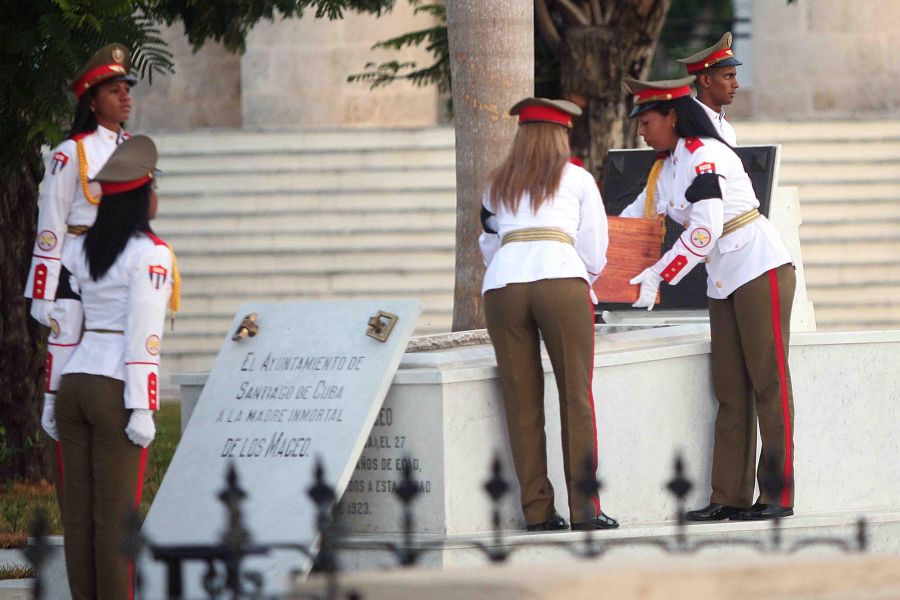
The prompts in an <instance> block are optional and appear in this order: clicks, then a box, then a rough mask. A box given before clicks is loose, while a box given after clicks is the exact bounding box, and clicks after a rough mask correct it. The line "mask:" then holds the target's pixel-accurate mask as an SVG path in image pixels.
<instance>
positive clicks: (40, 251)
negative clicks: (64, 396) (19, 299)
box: [25, 44, 137, 494]
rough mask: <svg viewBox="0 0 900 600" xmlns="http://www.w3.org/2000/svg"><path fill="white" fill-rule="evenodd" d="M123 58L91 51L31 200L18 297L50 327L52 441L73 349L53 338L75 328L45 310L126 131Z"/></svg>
mask: <svg viewBox="0 0 900 600" xmlns="http://www.w3.org/2000/svg"><path fill="white" fill-rule="evenodd" d="M130 68H131V58H130V53H129V51H128V49H127V48H126V47H125V46H123V45H121V44H110V45H108V46H104V47H103V48H101V49H100V50H98V51H97V52H96V53H94V55H93V56H92V57H91V59H90V60H88V62H87V63H86V64H85V65H84V66H83V67H82V68H81V70H80V71H79V72H78V74H77V75H76V76H75V78H74V80H73V81H72V83H71V85H70V89H71V90H72V92H73V93H74V94H75V96H76V97H77V98H78V105H77V108H76V109H75V118H74V121H73V125H72V130H71V131H70V132H69V136H68V138H67V139H66V140H65V141H64V142H62V143H61V144H60V145H59V146H57V147H56V148H54V149H53V151H52V153H51V156H50V163H49V165H48V168H47V171H46V173H45V175H44V181H43V184H42V187H41V195H40V199H39V201H38V203H39V213H38V224H37V239H36V240H35V243H34V250H33V253H32V259H31V267H30V269H29V272H28V283H27V284H26V286H25V297H26V298H31V315H32V316H33V317H34V318H35V319H36V320H37V321H39V322H40V323H42V324H43V325H46V326H47V327H50V328H51V335H50V338H49V339H48V343H47V362H46V369H45V389H44V408H43V414H42V417H41V423H42V425H43V427H44V429H45V430H46V431H47V433H48V434H49V435H50V437H52V438H53V439H54V440H58V439H59V434H58V433H57V431H56V423H55V422H54V421H53V414H54V411H53V402H54V398H55V397H56V391H57V389H58V387H59V377H60V373H61V369H62V365H64V364H65V362H66V361H67V360H68V357H69V355H70V354H71V353H72V351H73V350H74V347H73V346H70V345H67V344H64V343H61V341H60V340H61V339H72V338H73V337H74V336H77V334H78V333H80V332H71V331H62V330H61V328H62V327H63V326H64V324H63V323H60V322H58V321H55V322H54V321H52V320H51V318H50V312H51V310H52V307H53V301H54V300H55V299H56V293H57V288H58V285H59V280H60V278H59V274H60V270H61V260H62V256H63V251H64V249H65V247H66V246H67V245H68V244H69V243H70V242H72V241H73V240H74V239H76V238H77V237H78V236H80V235H82V234H84V232H85V231H87V229H88V228H89V227H90V226H91V225H93V223H94V219H95V218H96V217H97V206H98V204H99V197H98V196H99V194H98V192H97V189H96V187H97V186H96V184H94V185H91V184H90V181H91V179H92V178H94V177H95V176H96V175H97V173H98V172H99V171H100V168H101V167H103V165H104V164H106V161H107V160H108V159H109V157H110V155H111V154H112V153H113V151H114V150H115V149H116V148H117V147H118V146H119V144H121V143H122V142H123V141H124V140H126V139H128V134H127V133H126V132H125V130H124V129H123V128H122V124H123V123H124V122H125V120H127V119H128V116H129V114H130V113H131V96H130V89H131V86H133V85H134V84H135V83H136V81H137V80H136V79H134V78H133V77H132V76H131V75H130V74H129V71H130ZM60 468H61V462H60V455H59V446H58V445H57V477H58V481H57V492H58V493H60V494H61V493H62V492H63V485H62V484H63V483H64V476H63V473H62V472H61V471H60Z"/></svg>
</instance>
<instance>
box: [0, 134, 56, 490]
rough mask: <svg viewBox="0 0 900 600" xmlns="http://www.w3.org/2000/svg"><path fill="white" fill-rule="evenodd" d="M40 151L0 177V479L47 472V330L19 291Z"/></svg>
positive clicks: (32, 218)
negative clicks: (44, 422)
mask: <svg viewBox="0 0 900 600" xmlns="http://www.w3.org/2000/svg"><path fill="white" fill-rule="evenodd" d="M43 173H44V166H43V162H42V160H41V155H40V151H39V150H38V149H36V148H35V149H34V150H33V152H32V153H31V155H30V156H26V157H25V158H24V159H23V160H22V163H21V167H20V168H19V169H18V171H17V172H15V175H16V176H15V177H10V178H9V179H7V180H5V181H3V182H2V183H0V257H2V259H0V314H2V315H3V318H2V319H0V481H5V480H7V479H11V478H13V479H20V480H22V479H32V480H33V479H41V478H49V474H50V470H49V465H50V463H49V460H48V455H47V452H46V450H45V447H46V446H47V444H46V440H47V439H48V438H47V437H46V436H45V435H44V433H43V432H42V431H41V430H40V409H41V402H42V399H43V389H44V386H43V369H44V356H45V353H46V348H47V345H46V344H47V334H46V331H44V328H43V327H41V326H40V325H38V324H37V322H35V321H34V320H33V319H31V318H30V317H29V316H28V309H27V306H26V302H27V301H26V300H25V298H24V297H23V290H24V286H25V281H26V279H27V275H28V268H29V264H30V261H31V248H32V245H33V244H34V230H35V227H36V225H37V210H36V208H37V195H38V194H37V192H38V182H39V181H40V180H41V178H42V177H43Z"/></svg>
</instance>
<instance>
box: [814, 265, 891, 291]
mask: <svg viewBox="0 0 900 600" xmlns="http://www.w3.org/2000/svg"><path fill="white" fill-rule="evenodd" d="M803 269H804V272H805V273H806V284H807V287H809V288H810V289H812V288H813V287H815V288H822V287H828V286H840V287H843V288H844V289H845V291H846V286H847V285H848V284H852V285H865V284H877V283H881V282H888V281H890V282H900V261H896V260H895V261H891V262H870V263H855V264H842V263H835V262H831V261H816V260H804V261H803Z"/></svg>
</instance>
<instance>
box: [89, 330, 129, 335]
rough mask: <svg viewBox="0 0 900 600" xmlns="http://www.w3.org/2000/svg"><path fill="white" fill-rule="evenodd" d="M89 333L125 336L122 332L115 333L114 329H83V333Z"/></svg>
mask: <svg viewBox="0 0 900 600" xmlns="http://www.w3.org/2000/svg"><path fill="white" fill-rule="evenodd" d="M88 331H89V332H91V333H108V334H110V335H125V332H124V331H117V330H115V329H85V332H88Z"/></svg>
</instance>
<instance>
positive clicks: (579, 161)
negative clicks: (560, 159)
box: [569, 156, 584, 169]
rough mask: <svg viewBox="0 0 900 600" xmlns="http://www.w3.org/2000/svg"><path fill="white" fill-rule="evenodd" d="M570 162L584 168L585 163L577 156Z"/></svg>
mask: <svg viewBox="0 0 900 600" xmlns="http://www.w3.org/2000/svg"><path fill="white" fill-rule="evenodd" d="M569 162H570V163H572V164H573V165H575V166H576V167H581V168H582V169H583V168H584V161H583V160H581V159H580V158H578V157H577V156H573V157H572V158H570V159H569Z"/></svg>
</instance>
